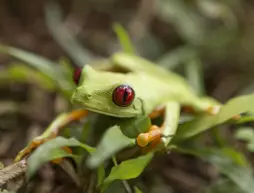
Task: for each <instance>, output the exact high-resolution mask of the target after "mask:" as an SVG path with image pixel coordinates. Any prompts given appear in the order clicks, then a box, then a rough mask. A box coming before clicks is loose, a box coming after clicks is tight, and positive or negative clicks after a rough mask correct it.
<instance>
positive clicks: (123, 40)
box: [113, 23, 135, 54]
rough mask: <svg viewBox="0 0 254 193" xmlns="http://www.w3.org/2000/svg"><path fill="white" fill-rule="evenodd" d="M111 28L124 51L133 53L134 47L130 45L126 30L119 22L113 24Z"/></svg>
mask: <svg viewBox="0 0 254 193" xmlns="http://www.w3.org/2000/svg"><path fill="white" fill-rule="evenodd" d="M113 29H114V31H115V33H116V35H117V37H118V40H119V41H120V44H121V46H122V48H123V50H124V52H126V53H129V54H135V51H134V48H133V46H132V43H131V41H130V37H129V35H128V33H127V32H126V30H125V29H124V28H123V27H122V26H121V25H119V24H117V23H116V24H114V26H113Z"/></svg>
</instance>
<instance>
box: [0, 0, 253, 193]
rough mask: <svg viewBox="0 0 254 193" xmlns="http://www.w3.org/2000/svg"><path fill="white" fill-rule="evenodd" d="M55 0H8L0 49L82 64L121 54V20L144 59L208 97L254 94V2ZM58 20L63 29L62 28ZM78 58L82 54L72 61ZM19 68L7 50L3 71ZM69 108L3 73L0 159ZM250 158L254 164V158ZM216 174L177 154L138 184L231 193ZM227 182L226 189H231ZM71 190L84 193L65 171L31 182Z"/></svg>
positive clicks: (2, 3)
mask: <svg viewBox="0 0 254 193" xmlns="http://www.w3.org/2000/svg"><path fill="white" fill-rule="evenodd" d="M56 2H58V5H59V7H58V8H60V10H61V14H60V13H59V12H58V11H54V10H55V9H56V7H54V5H53V6H50V5H49V4H47V1H45V0H0V43H1V45H9V46H13V47H15V48H19V49H23V50H26V51H30V52H33V53H35V54H38V55H39V56H43V57H46V58H48V59H50V60H52V61H55V62H58V61H60V60H65V61H68V63H70V64H71V65H73V66H74V65H78V63H79V61H82V62H83V63H89V62H91V61H93V60H95V59H99V58H106V57H109V56H110V55H111V54H113V53H114V52H116V51H119V50H120V49H121V46H120V44H119V42H118V40H117V37H116V34H115V33H114V30H113V24H114V23H119V24H121V25H122V26H123V27H124V28H125V29H126V30H127V32H128V33H129V35H130V37H131V40H132V42H133V45H134V47H135V51H136V53H137V54H138V55H140V56H143V57H145V58H147V59H149V60H152V61H154V62H156V63H157V64H158V65H161V66H163V67H165V68H167V69H171V70H174V71H175V72H177V73H180V74H181V75H183V76H185V77H186V78H187V80H188V81H189V82H190V84H191V86H192V87H193V88H194V89H195V90H196V92H197V93H198V94H200V95H201V94H207V95H210V96H212V97H215V98H216V99H217V100H219V101H221V102H226V101H227V100H228V99H230V98H231V97H234V96H237V95H242V94H247V93H251V92H253V90H254V79H253V73H254V65H253V62H254V54H253V53H254V11H253V10H254V2H253V1H251V0H241V1H240V0H72V1H70V0H69V1H68V0H59V1H56ZM59 23H61V27H63V28H64V30H63V31H61V30H60V31H59V28H58V26H57V25H58V24H59ZM69 32H70V33H71V34H72V36H73V37H75V38H76V40H77V42H76V43H77V45H78V46H81V47H82V53H81V54H80V52H79V51H80V49H77V47H75V46H77V45H72V44H69V43H68V37H69V36H68V33H69ZM63 40H66V41H63ZM75 54H76V56H77V55H78V54H79V56H77V57H78V58H79V57H80V58H79V59H77V58H76V59H75V57H74V58H73V57H72V56H74V55H75ZM80 55H81V56H80ZM19 62H20V61H18V60H16V59H14V58H12V57H10V56H8V55H6V54H0V69H1V71H2V72H3V71H4V70H5V69H7V67H8V66H9V65H11V64H14V63H15V64H17V63H19ZM31 76H32V75H31ZM68 105H69V104H68V102H67V101H66V100H65V99H64V98H63V97H62V96H61V95H59V94H58V92H57V91H55V90H52V89H51V90H50V89H45V88H43V86H41V85H39V86H38V85H37V84H36V83H35V82H32V81H29V79H26V80H25V81H24V80H20V79H15V78H14V79H12V78H10V77H9V78H8V77H7V76H5V75H4V74H3V73H2V74H1V73H0V161H1V162H3V163H4V164H10V163H11V161H12V159H13V158H14V157H15V155H16V154H17V152H18V151H19V150H20V149H22V148H23V147H24V145H25V144H26V143H27V142H28V141H29V140H30V139H32V138H33V137H35V136H38V135H39V134H40V133H41V132H42V131H43V130H44V129H45V128H46V127H47V126H48V124H49V123H50V122H51V121H52V120H53V118H54V117H55V116H56V115H57V114H59V113H60V112H63V111H65V110H66V109H68ZM225 135H226V136H227V140H228V141H232V140H234V139H232V138H233V136H232V137H231V131H230V130H225V131H224V136H225ZM209 137H210V135H208V141H209ZM228 141H227V142H228ZM224 142H225V141H223V143H224ZM208 143H209V142H208ZM238 145H239V144H236V143H234V142H233V143H232V146H235V147H236V146H238ZM243 151H247V150H243ZM246 153H247V154H248V153H249V154H248V155H247V158H249V160H250V162H252V161H253V159H252V156H251V153H250V152H248V151H247V152H246ZM151 168H152V169H151ZM54 169H55V170H57V168H54ZM218 173H219V172H218V171H217V170H216V168H214V167H212V166H211V165H210V164H208V163H206V162H203V161H202V160H200V159H197V158H195V157H191V156H186V155H182V154H177V153H172V154H171V156H170V157H169V156H167V155H166V156H165V155H163V156H158V158H156V159H155V160H154V161H153V163H152V164H151V167H149V169H148V171H147V174H144V175H143V176H142V178H141V179H140V181H139V183H141V184H142V183H143V186H145V187H146V186H147V187H149V188H148V189H147V191H144V192H158V193H164V192H165V193H166V192H176V193H187V192H188V193H189V192H190V193H198V192H228V191H229V190H228V189H223V190H219V189H216V191H215V190H214V189H212V188H210V187H213V185H214V181H215V179H217V178H218ZM220 183H222V182H220ZM14 184H15V183H14ZM222 184H223V183H222ZM16 185H17V184H15V186H16ZM148 185H149V186H148ZM226 185H228V184H226ZM226 185H225V186H221V187H223V188H229V187H230V188H231V185H228V186H226ZM13 186H14V185H13ZM209 188H210V189H209ZM63 189H64V190H65V191H64V192H67V190H68V192H69V193H70V192H78V191H80V190H79V189H77V188H76V187H75V184H73V183H72V182H71V180H69V178H68V176H67V175H66V174H65V173H64V172H63V171H61V170H60V169H59V168H58V170H57V172H56V173H53V172H52V168H51V166H48V168H46V169H45V170H43V171H41V173H40V177H38V179H37V181H35V182H34V184H32V188H31V192H38V193H39V192H54V193H56V192H63ZM252 190H253V189H252ZM252 190H251V191H252ZM230 191H235V192H242V191H239V190H230ZM251 191H250V192H251ZM80 192H81V191H80ZM119 192H120V190H119Z"/></svg>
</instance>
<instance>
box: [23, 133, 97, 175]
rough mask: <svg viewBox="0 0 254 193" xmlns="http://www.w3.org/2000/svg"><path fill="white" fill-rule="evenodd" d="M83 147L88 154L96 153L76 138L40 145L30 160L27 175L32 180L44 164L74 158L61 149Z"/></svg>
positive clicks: (58, 138)
mask: <svg viewBox="0 0 254 193" xmlns="http://www.w3.org/2000/svg"><path fill="white" fill-rule="evenodd" d="M66 146H68V147H81V148H83V149H85V150H86V151H87V152H89V153H91V152H93V151H94V148H92V147H90V146H88V145H85V144H82V143H80V142H79V141H77V140H76V139H74V138H71V139H66V138H63V137H57V138H55V139H52V140H50V141H47V142H46V143H44V144H42V145H40V146H39V147H38V148H37V149H36V150H35V151H34V153H32V155H31V156H30V157H29V159H28V170H27V175H28V177H29V178H30V177H31V176H32V175H33V174H34V173H35V172H36V170H37V169H38V168H39V167H40V166H41V165H43V164H44V163H46V162H48V161H50V160H54V159H57V158H63V157H74V155H72V154H69V153H67V152H65V151H64V150H62V149H60V148H61V147H66Z"/></svg>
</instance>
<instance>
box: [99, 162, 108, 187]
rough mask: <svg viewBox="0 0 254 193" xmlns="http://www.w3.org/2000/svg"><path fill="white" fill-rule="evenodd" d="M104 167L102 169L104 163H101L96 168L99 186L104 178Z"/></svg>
mask: <svg viewBox="0 0 254 193" xmlns="http://www.w3.org/2000/svg"><path fill="white" fill-rule="evenodd" d="M105 175H106V172H105V169H104V164H102V165H101V166H100V167H98V169H97V186H100V185H101V184H102V182H103V181H104V179H105Z"/></svg>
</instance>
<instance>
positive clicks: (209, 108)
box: [15, 52, 221, 161]
mask: <svg viewBox="0 0 254 193" xmlns="http://www.w3.org/2000/svg"><path fill="white" fill-rule="evenodd" d="M73 81H74V82H75V84H76V88H75V90H74V92H73V94H72V97H71V102H72V104H73V105H76V106H79V107H80V108H79V109H76V110H73V111H71V112H69V113H67V114H65V115H64V117H62V118H61V119H59V120H58V121H56V122H54V123H53V124H51V126H50V127H49V128H48V130H47V131H45V132H44V134H42V135H41V136H39V137H36V138H35V139H34V140H33V141H32V142H31V143H30V144H29V145H28V146H27V147H26V148H24V149H23V150H22V151H21V152H19V154H18V156H17V157H16V159H15V160H16V161H18V160H20V159H21V158H23V157H24V156H26V155H28V154H30V153H31V152H32V151H33V150H34V149H35V148H36V147H38V146H39V145H40V144H42V143H45V141H48V140H50V139H53V138H55V137H56V136H57V135H58V133H59V131H60V129H61V128H63V127H64V126H65V125H67V124H69V123H70V122H72V121H76V120H80V119H81V118H85V117H87V116H88V115H89V113H90V112H92V113H98V114H102V115H107V116H112V117H116V118H118V119H130V118H132V119H133V118H134V119H138V118H139V117H141V116H148V117H149V119H151V120H153V119H156V118H158V117H162V119H163V121H162V124H161V125H156V124H152V125H151V126H149V128H146V131H143V132H140V133H138V134H137V136H136V145H137V146H138V147H140V148H146V147H148V146H149V150H148V151H151V150H153V149H154V148H156V147H157V146H162V147H167V146H168V145H169V144H170V141H171V139H172V138H173V136H174V134H175V132H176V130H177V127H178V122H179V117H180V114H181V110H182V109H185V110H186V111H188V112H191V113H193V114H195V113H207V114H210V115H211V116H214V115H216V114H217V113H219V111H220V109H221V104H220V103H219V102H218V101H217V100H215V99H213V98H211V97H207V96H202V97H201V96H199V95H197V94H196V92H195V91H194V89H193V88H192V87H191V86H190V85H189V83H188V81H187V80H186V79H185V78H184V77H182V76H181V75H179V74H177V73H175V72H173V71H170V70H167V69H165V68H163V67H161V66H160V65H157V64H155V63H153V62H152V61H150V60H148V59H145V58H143V57H140V56H137V55H133V54H129V53H125V52H118V53H115V54H113V55H112V56H111V57H110V58H109V60H107V62H105V63H103V65H89V64H85V65H84V66H83V67H81V68H77V69H76V70H75V71H74V74H73Z"/></svg>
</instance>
